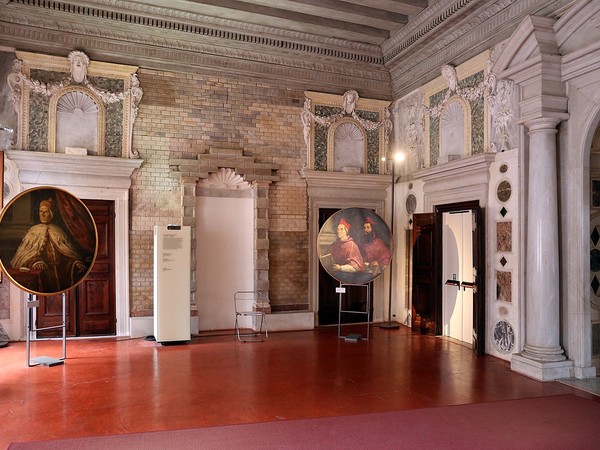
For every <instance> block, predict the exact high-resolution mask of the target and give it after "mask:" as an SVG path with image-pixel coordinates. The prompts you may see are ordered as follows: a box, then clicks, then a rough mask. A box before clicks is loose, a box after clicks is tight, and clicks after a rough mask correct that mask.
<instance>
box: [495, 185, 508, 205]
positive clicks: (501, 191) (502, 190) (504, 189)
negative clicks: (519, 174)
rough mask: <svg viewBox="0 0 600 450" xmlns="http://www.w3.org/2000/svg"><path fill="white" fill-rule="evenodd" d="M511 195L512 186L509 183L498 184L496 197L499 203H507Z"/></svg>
mask: <svg viewBox="0 0 600 450" xmlns="http://www.w3.org/2000/svg"><path fill="white" fill-rule="evenodd" d="M511 194H512V186H511V184H510V182H508V181H506V180H503V181H501V182H500V184H498V188H497V189H496V196H497V197H498V200H500V201H501V202H507V201H508V199H509V198H510V196H511Z"/></svg>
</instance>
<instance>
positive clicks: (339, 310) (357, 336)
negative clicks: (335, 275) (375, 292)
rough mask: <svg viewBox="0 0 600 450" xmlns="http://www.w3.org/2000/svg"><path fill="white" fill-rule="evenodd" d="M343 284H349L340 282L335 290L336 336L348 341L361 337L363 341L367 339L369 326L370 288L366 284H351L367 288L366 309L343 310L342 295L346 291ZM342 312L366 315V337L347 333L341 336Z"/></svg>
mask: <svg viewBox="0 0 600 450" xmlns="http://www.w3.org/2000/svg"><path fill="white" fill-rule="evenodd" d="M344 286H349V285H345V284H343V283H340V287H339V288H336V292H337V293H338V294H339V303H338V305H339V306H338V338H343V339H346V340H348V341H351V340H352V341H354V340H358V339H362V340H365V341H368V340H369V330H370V328H371V296H370V294H371V288H370V286H369V285H368V284H353V285H352V286H362V287H364V288H366V289H367V310H366V312H365V311H353V310H343V309H342V295H343V294H345V293H346V288H345V287H344ZM342 313H349V314H363V315H366V316H367V337H366V338H363V337H361V336H360V335H354V336H352V335H347V336H342V330H341V329H342Z"/></svg>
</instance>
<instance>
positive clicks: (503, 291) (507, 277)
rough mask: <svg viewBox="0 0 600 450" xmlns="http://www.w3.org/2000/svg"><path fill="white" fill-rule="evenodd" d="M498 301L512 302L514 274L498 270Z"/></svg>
mask: <svg viewBox="0 0 600 450" xmlns="http://www.w3.org/2000/svg"><path fill="white" fill-rule="evenodd" d="M496 299H497V300H501V301H504V302H512V274H511V273H510V272H502V271H500V270H496Z"/></svg>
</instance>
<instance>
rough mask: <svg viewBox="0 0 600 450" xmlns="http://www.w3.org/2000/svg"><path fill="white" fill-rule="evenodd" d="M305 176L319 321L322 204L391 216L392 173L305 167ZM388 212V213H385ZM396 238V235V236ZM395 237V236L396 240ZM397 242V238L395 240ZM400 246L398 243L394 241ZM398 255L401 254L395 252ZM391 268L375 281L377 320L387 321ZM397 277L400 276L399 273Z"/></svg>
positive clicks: (312, 299) (311, 285)
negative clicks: (372, 211) (388, 200)
mask: <svg viewBox="0 0 600 450" xmlns="http://www.w3.org/2000/svg"><path fill="white" fill-rule="evenodd" d="M301 175H302V177H303V178H304V179H305V180H306V183H307V185H308V223H309V225H308V239H309V246H308V249H309V250H308V292H309V308H310V311H312V312H313V313H314V320H315V325H318V324H317V317H318V315H317V312H318V309H319V255H318V253H317V245H316V242H317V238H318V236H319V231H320V229H319V209H320V208H340V209H342V208H367V209H372V210H374V211H375V213H377V214H378V215H379V216H381V217H382V218H385V217H387V219H388V220H387V222H389V219H390V218H391V212H390V205H389V204H388V203H387V202H386V200H387V199H388V198H391V196H390V195H389V194H388V192H390V191H391V183H392V179H391V176H390V175H368V174H349V173H343V172H329V171H315V170H308V169H303V170H302V171H301ZM384 213H387V214H385V216H384ZM392 238H393V237H392ZM394 241H395V240H394ZM394 244H395V242H394ZM394 248H396V245H394ZM394 257H397V255H394ZM389 277H390V271H389V270H386V271H385V272H384V274H383V275H382V276H380V277H378V278H377V279H375V280H374V282H373V299H375V300H374V301H373V318H372V319H373V321H374V322H380V321H383V319H384V318H383V312H384V311H383V310H384V305H387V302H388V290H387V289H385V288H386V287H387V286H389V282H390V278H389ZM394 279H396V280H397V279H398V277H397V276H396V277H395V278H394Z"/></svg>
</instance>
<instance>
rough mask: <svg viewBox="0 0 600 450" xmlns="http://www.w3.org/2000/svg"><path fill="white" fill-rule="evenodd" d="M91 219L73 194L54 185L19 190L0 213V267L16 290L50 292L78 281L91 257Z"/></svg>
mask: <svg viewBox="0 0 600 450" xmlns="http://www.w3.org/2000/svg"><path fill="white" fill-rule="evenodd" d="M97 250H98V232H97V230H96V224H95V222H94V219H93V217H92V215H91V213H90V211H89V210H88V209H87V207H86V206H85V205H84V204H83V202H82V201H81V200H79V199H78V198H77V197H75V196H74V195H72V194H70V193H69V192H67V191H64V190H62V189H58V188H54V187H47V186H43V187H36V188H33V189H28V190H26V191H23V192H21V193H20V194H18V195H17V196H16V197H14V198H13V199H12V200H11V201H10V202H9V203H8V204H7V205H6V207H5V208H4V209H3V210H2V215H0V265H1V267H2V271H3V272H4V273H5V274H6V275H7V276H8V278H9V279H10V280H11V281H12V282H13V283H15V284H16V285H17V286H19V287H20V288H21V289H23V290H25V291H27V292H30V293H32V294H37V295H54V294H59V293H62V292H64V291H67V290H69V289H71V288H73V287H75V286H76V285H78V284H79V283H80V282H81V281H83V279H84V278H85V277H86V276H87V274H88V273H89V271H90V270H91V268H92V265H93V264H94V260H95V259H96V253H97Z"/></svg>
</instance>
